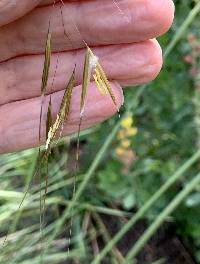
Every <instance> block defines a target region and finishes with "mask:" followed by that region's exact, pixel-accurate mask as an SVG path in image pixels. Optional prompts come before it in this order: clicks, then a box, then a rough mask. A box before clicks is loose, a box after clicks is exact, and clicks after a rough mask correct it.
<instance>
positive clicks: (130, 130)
mask: <svg viewBox="0 0 200 264" xmlns="http://www.w3.org/2000/svg"><path fill="white" fill-rule="evenodd" d="M137 132H138V129H137V127H131V128H128V129H127V136H129V137H131V136H132V137H133V136H135V135H136V134H137Z"/></svg>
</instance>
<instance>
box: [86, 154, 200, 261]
mask: <svg viewBox="0 0 200 264" xmlns="http://www.w3.org/2000/svg"><path fill="white" fill-rule="evenodd" d="M199 158H200V150H199V151H198V152H196V153H195V154H194V155H193V156H192V157H191V158H190V159H189V160H188V161H187V162H185V163H184V164H183V165H182V166H181V167H180V168H179V169H178V170H177V171H176V172H175V173H174V174H173V175H172V176H171V177H170V178H169V179H168V181H167V182H166V183H165V184H164V185H163V186H162V187H161V188H160V189H159V190H158V191H157V192H156V193H155V194H154V195H153V196H152V197H151V198H150V199H149V200H148V201H147V202H146V203H145V204H144V205H143V206H142V207H141V208H140V210H139V211H137V213H136V214H134V215H133V216H132V218H131V219H130V220H129V221H128V222H127V223H126V224H125V225H124V226H123V228H122V229H121V230H120V231H119V232H118V233H117V234H116V235H115V236H114V237H113V239H112V240H110V242H109V243H108V244H107V245H106V247H105V248H104V249H103V250H102V251H101V253H100V254H99V255H98V256H97V257H96V258H95V259H94V260H93V262H92V263H91V264H97V263H100V261H101V260H102V259H103V258H104V257H105V256H106V255H107V253H108V252H109V251H110V250H111V249H112V247H113V246H114V245H115V244H116V243H117V242H118V241H119V240H120V239H121V238H122V237H123V236H124V235H125V234H126V233H127V232H128V231H129V230H130V229H131V228H132V227H133V226H134V224H135V223H136V222H137V221H138V220H139V219H141V218H142V217H143V216H144V214H145V213H146V212H147V210H149V208H151V206H152V205H153V204H154V203H155V202H156V201H158V199H159V198H160V197H161V196H162V195H163V194H164V193H165V192H166V191H167V190H168V189H169V188H170V187H171V186H172V185H173V184H174V183H175V182H176V181H177V180H179V179H180V178H181V177H182V176H183V174H184V173H185V172H186V171H187V170H188V169H189V168H190V167H191V166H192V165H193V164H194V163H195V162H196V161H197V160H198V159H199Z"/></svg>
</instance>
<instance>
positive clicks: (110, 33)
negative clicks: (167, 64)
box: [0, 0, 174, 153]
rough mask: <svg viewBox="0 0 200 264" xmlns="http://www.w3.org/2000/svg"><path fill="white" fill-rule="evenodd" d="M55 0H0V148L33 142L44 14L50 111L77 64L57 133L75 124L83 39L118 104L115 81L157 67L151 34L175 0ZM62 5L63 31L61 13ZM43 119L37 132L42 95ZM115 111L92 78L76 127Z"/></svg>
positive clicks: (139, 79) (147, 75) (151, 73)
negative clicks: (63, 119)
mask: <svg viewBox="0 0 200 264" xmlns="http://www.w3.org/2000/svg"><path fill="white" fill-rule="evenodd" d="M117 2H118V5H119V7H120V10H121V11H120V10H119V9H118V8H117V7H116V6H115V5H114V4H113V2H112V0H90V1H89V0H81V1H65V5H61V4H60V3H59V1H58V2H57V3H56V5H55V7H54V8H53V7H52V4H53V1H51V0H43V1H41V0H12V1H11V0H0V39H1V41H0V94H1V96H0V135H1V137H0V153H5V152H13V151H18V150H22V149H26V148H30V147H34V146H37V145H38V128H39V115H40V105H41V99H40V83H41V76H42V69H43V61H44V55H43V52H44V47H45V46H44V45H45V39H46V34H47V29H48V23H49V18H50V17H51V30H52V43H53V47H52V50H53V54H52V59H51V68H50V76H49V81H48V89H47V93H48V94H49V93H50V91H51V84H52V80H53V76H54V73H55V67H56V62H57V60H58V69H57V73H56V78H55V81H54V85H53V89H52V101H53V102H52V104H53V112H54V115H56V113H57V111H58V108H59V104H60V100H61V98H62V94H63V89H64V88H65V85H66V83H67V80H68V79H69V77H70V74H71V73H72V70H73V67H74V64H75V63H76V65H77V73H76V82H77V83H76V87H75V88H74V92H73V96H72V104H71V109H70V116H69V120H68V122H67V124H66V126H65V128H64V134H69V133H73V132H75V131H77V129H78V123H79V107H78V106H79V102H80V93H81V82H82V69H83V60H84V55H85V49H84V44H83V39H84V40H85V41H86V42H87V43H88V45H89V46H90V47H92V50H93V51H94V53H95V55H97V56H98V57H99V59H100V62H101V64H102V66H103V67H104V69H105V72H106V74H107V76H108V78H109V80H110V82H111V85H112V88H113V91H114V94H115V97H116V100H117V104H118V106H119V107H120V106H121V105H122V103H123V92H122V88H121V87H122V86H125V85H126V86H127V85H131V86H134V85H138V84H144V83H147V82H150V81H151V80H153V79H154V78H155V77H156V76H157V75H158V73H159V72H160V70H161V67H162V51H161V48H160V46H159V44H158V42H157V41H156V40H155V38H156V37H158V36H160V35H162V34H164V33H165V32H166V31H167V30H168V29H169V28H170V26H171V24H172V22H173V17H174V4H173V2H172V1H171V0H159V1H158V0H123V1H119V0H118V1H117ZM60 5H61V6H62V10H63V17H64V19H63V20H64V26H65V31H66V32H67V34H68V38H67V37H66V36H64V34H63V31H64V29H63V23H62V18H61V13H60ZM48 97H49V96H47V97H46V99H45V105H44V115H43V119H42V127H43V132H42V133H43V135H44V134H45V132H44V131H45V118H46V114H45V112H46V109H47V104H48V99H49V98H48ZM115 113H116V107H115V106H114V105H113V103H112V101H111V99H110V97H109V96H102V95H101V94H100V93H99V92H98V90H97V88H96V86H95V84H94V83H93V82H91V84H90V87H89V92H88V98H87V103H86V109H85V116H84V121H83V127H82V128H83V129H84V128H88V127H91V126H93V125H94V124H97V123H99V122H102V121H104V120H106V119H107V118H109V117H111V116H112V115H114V114H115Z"/></svg>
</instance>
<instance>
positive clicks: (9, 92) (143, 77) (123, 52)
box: [0, 40, 162, 105]
mask: <svg viewBox="0 0 200 264" xmlns="http://www.w3.org/2000/svg"><path fill="white" fill-rule="evenodd" d="M93 51H94V53H95V55H97V56H98V57H99V59H100V63H101V65H102V66H103V68H104V70H105V72H106V74H107V77H108V78H109V79H110V80H117V81H118V82H119V83H120V84H121V85H124V84H126V85H137V84H142V83H146V82H148V81H150V80H152V79H154V78H155V77H156V76H157V74H158V73H159V71H160V69H161V66H162V52H161V48H160V46H159V44H158V42H157V41H156V40H148V41H145V42H140V43H134V44H123V45H111V46H104V47H101V48H100V47H99V48H95V49H94V50H93ZM57 56H58V54H53V55H52V58H51V67H50V74H49V80H48V87H47V93H50V91H53V92H55V91H59V90H62V89H64V86H65V85H66V80H68V79H69V77H70V75H71V73H72V71H73V68H74V65H75V64H76V82H77V83H76V84H77V85H79V84H81V83H82V75H83V64H84V56H85V50H78V51H77V52H74V51H73V52H72V51H69V52H63V53H60V54H59V57H57ZM57 59H58V61H57ZM43 61H44V56H42V55H34V56H25V57H21V58H15V59H13V60H10V61H7V62H5V63H2V64H1V65H0V93H1V97H0V105H2V104H5V103H9V102H12V101H17V100H22V99H28V98H31V97H36V96H40V84H41V79H42V68H43ZM56 68H57V71H56V72H55V69H56ZM55 73H56V75H55ZM53 80H54V84H53V86H52V83H53ZM127 80H128V81H127Z"/></svg>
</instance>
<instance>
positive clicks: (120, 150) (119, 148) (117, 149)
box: [116, 147, 126, 156]
mask: <svg viewBox="0 0 200 264" xmlns="http://www.w3.org/2000/svg"><path fill="white" fill-rule="evenodd" d="M125 151H126V150H125V149H123V148H122V147H118V148H116V154H117V156H123V155H124V153H125Z"/></svg>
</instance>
